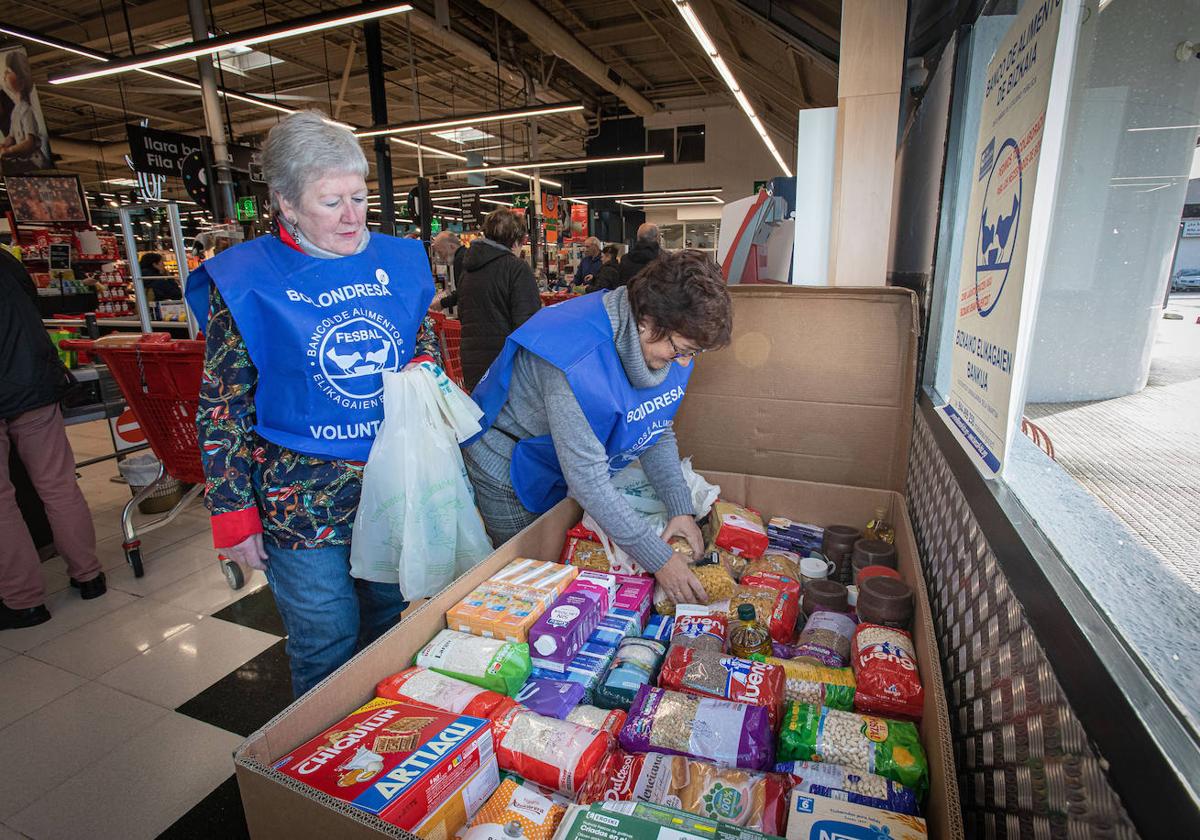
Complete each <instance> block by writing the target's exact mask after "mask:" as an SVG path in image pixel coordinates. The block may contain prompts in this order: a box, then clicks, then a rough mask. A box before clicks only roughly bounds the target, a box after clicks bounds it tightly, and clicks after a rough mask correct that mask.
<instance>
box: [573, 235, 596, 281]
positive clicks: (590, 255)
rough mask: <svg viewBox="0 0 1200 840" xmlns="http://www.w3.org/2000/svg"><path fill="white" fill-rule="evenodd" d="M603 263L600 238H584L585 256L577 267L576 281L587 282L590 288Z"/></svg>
mask: <svg viewBox="0 0 1200 840" xmlns="http://www.w3.org/2000/svg"><path fill="white" fill-rule="evenodd" d="M602 264H603V261H602V260H601V259H600V240H599V239H597V238H596V237H594V236H589V237H588V238H587V239H585V240H583V258H582V259H580V260H579V268H577V269H575V282H576V283H586V284H587V285H588V287H589V288H590V287H591V285H592V283H593V282H594V281H595V277H596V272H598V271H599V270H600V266H601V265H602Z"/></svg>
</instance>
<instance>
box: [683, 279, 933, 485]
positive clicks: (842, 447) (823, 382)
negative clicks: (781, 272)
mask: <svg viewBox="0 0 1200 840" xmlns="http://www.w3.org/2000/svg"><path fill="white" fill-rule="evenodd" d="M729 291H730V294H731V295H732V297H733V307H734V318H733V342H732V344H731V345H730V346H729V347H727V348H725V349H724V350H722V351H720V352H717V353H711V354H707V355H704V356H702V357H700V359H699V360H698V362H697V363H696V371H695V373H694V374H692V378H691V382H690V384H689V385H688V389H687V396H686V397H685V398H684V401H683V406H682V407H681V408H680V410H679V414H678V415H677V417H676V421H675V432H676V435H677V436H678V438H679V451H680V452H681V453H682V454H684V455H691V456H692V458H693V461H694V465H695V467H696V469H698V470H721V471H725V472H741V473H750V474H753V475H760V476H770V477H773V478H790V479H799V480H804V481H817V482H824V483H829V484H846V485H851V486H856V487H871V488H876V489H883V490H893V491H896V492H899V493H903V492H904V482H905V477H906V473H907V469H908V447H909V439H910V437H911V435H912V417H913V400H914V394H915V393H916V390H915V389H916V368H917V338H918V335H919V333H920V327H919V325H918V320H917V318H918V310H917V301H916V295H915V294H914V293H913V292H911V291H909V290H907V289H894V288H886V287H880V288H843V287H835V288H810V287H802V286H734V287H732V288H730V290H729Z"/></svg>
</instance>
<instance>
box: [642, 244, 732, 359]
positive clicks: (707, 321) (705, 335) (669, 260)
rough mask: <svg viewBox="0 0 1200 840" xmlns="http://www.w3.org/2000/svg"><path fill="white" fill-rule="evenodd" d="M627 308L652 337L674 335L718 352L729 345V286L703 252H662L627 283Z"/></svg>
mask: <svg viewBox="0 0 1200 840" xmlns="http://www.w3.org/2000/svg"><path fill="white" fill-rule="evenodd" d="M629 306H630V308H631V309H632V310H633V317H634V318H635V319H636V320H637V321H638V323H639V324H641V323H642V322H643V321H645V326H646V328H647V329H648V330H650V340H651V341H661V340H662V339H663V338H665V337H666V336H668V335H670V334H671V333H676V334H678V335H681V336H683V337H684V338H686V339H688V340H689V341H694V342H695V343H696V344H698V345H699V346H700V347H702V348H703V349H705V350H714V349H716V348H718V347H724V346H725V345H726V344H728V343H729V337H730V333H731V332H732V330H733V303H732V301H730V299H729V289H728V288H726V286H725V280H724V278H723V277H722V276H721V269H720V268H718V267H717V264H716V263H715V262H713V260H712V257H710V256H708V254H705V253H704V252H702V251H687V250H684V251H674V252H667V251H664V252H663V254H662V256H660V257H659V258H658V259H656V260H654V261H653V262H652V263H650V264H649V265H647V266H646V267H645V268H644V269H642V270H641V271H640V272H638V275H637V276H636V277H634V278H633V280H631V281H629Z"/></svg>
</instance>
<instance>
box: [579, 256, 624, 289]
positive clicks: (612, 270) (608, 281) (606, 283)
mask: <svg viewBox="0 0 1200 840" xmlns="http://www.w3.org/2000/svg"><path fill="white" fill-rule="evenodd" d="M620 254H621V249H620V248H618V247H617V246H616V245H605V246H604V250H603V251H601V252H600V268H599V269H598V270H597V271H596V273H595V274H594V275H592V281H591V282H590V283H588V287H587V290H588V291H589V292H603V291H607V290H608V289H615V288H617V287H618V286H620V285H621V269H620V264H619V263H618V262H617V258H618V257H619V256H620Z"/></svg>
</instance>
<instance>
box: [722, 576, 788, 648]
mask: <svg viewBox="0 0 1200 840" xmlns="http://www.w3.org/2000/svg"><path fill="white" fill-rule="evenodd" d="M745 579H746V576H743V577H742V580H745ZM742 604H750V605H751V606H752V607H754V616H755V618H757V619H758V621H759V622H760V623H762V624H764V625H766V628H767V632H769V633H770V634H771V638H772V639H773V640H774V641H776V642H790V641H791V640H792V639H793V638H795V636H796V618H797V613H798V610H797V609H796V606H797V603H796V602H795V601H789V600H788V598H787V597H786V595H785V594H784V593H783V592H779V591H777V590H775V589H772V588H771V587H769V586H746V585H743V584H740V583H739V584H738V585H737V587H736V588H735V589H734V592H733V597H732V598H730V599H729V613H728V614H729V623H730V625H731V626H732V625H733V622H735V621H737V620H738V617H737V614H738V607H740V606H741V605H742Z"/></svg>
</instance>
